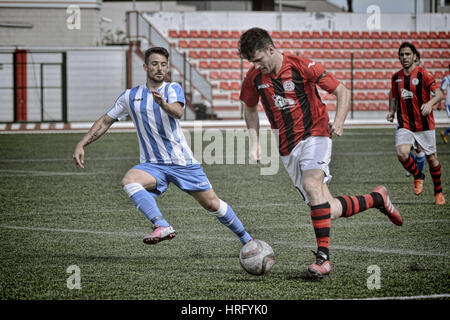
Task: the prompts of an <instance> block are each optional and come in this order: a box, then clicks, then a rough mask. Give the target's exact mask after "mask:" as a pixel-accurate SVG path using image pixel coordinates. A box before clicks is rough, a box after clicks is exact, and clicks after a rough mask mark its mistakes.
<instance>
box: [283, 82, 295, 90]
mask: <svg viewBox="0 0 450 320" xmlns="http://www.w3.org/2000/svg"><path fill="white" fill-rule="evenodd" d="M283 89H284V90H285V91H294V89H295V84H294V83H293V82H292V81H291V80H288V81H285V82H284V83H283Z"/></svg>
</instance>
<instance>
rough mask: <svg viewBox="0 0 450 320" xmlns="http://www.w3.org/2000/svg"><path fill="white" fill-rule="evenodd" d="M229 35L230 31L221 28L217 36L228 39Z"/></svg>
mask: <svg viewBox="0 0 450 320" xmlns="http://www.w3.org/2000/svg"><path fill="white" fill-rule="evenodd" d="M230 37H231V33H230V32H229V31H228V30H221V31H220V32H219V38H225V39H228V38H230Z"/></svg>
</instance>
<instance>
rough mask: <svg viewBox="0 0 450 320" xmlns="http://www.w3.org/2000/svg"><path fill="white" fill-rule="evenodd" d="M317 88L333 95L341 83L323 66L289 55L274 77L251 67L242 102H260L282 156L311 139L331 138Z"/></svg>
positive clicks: (242, 94)
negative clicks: (277, 141)
mask: <svg viewBox="0 0 450 320" xmlns="http://www.w3.org/2000/svg"><path fill="white" fill-rule="evenodd" d="M316 85H318V86H319V87H320V88H322V89H324V90H326V91H327V92H328V93H332V92H334V91H335V89H336V88H337V86H338V85H339V81H338V80H336V78H335V77H334V76H333V75H332V74H331V73H328V72H326V71H325V69H324V68H323V66H322V65H321V64H320V63H318V62H315V61H312V60H309V59H306V58H303V57H298V56H293V55H287V54H284V55H283V64H282V67H281V69H280V71H279V72H278V74H277V75H276V76H275V77H272V76H271V75H269V74H263V73H262V72H261V71H260V70H258V69H256V68H255V67H251V68H250V70H249V71H248V73H247V75H246V77H245V79H244V82H243V84H242V88H241V94H240V99H241V100H242V101H243V102H244V103H245V104H246V105H247V107H256V106H257V105H258V102H259V100H261V103H262V106H263V108H264V111H265V112H266V115H267V118H268V119H269V122H270V125H271V127H272V129H273V130H278V134H279V149H280V154H281V155H283V156H284V155H288V154H289V153H290V152H291V151H292V149H294V147H295V146H296V145H297V143H299V142H300V141H301V140H304V139H306V138H308V137H309V136H327V137H330V136H331V134H330V128H329V127H328V122H329V117H328V109H327V107H326V105H325V104H324V103H323V102H322V100H321V99H320V95H319V92H318V90H317V87H316Z"/></svg>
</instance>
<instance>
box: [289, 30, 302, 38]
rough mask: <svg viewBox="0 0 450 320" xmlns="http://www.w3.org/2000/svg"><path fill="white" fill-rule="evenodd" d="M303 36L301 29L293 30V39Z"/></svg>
mask: <svg viewBox="0 0 450 320" xmlns="http://www.w3.org/2000/svg"><path fill="white" fill-rule="evenodd" d="M301 38H302V36H301V34H300V32H299V31H292V32H291V39H301Z"/></svg>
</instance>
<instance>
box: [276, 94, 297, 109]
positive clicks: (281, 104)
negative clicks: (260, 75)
mask: <svg viewBox="0 0 450 320" xmlns="http://www.w3.org/2000/svg"><path fill="white" fill-rule="evenodd" d="M272 99H273V102H274V103H275V106H276V107H277V108H278V109H280V110H285V109H290V108H292V107H293V106H294V105H295V102H294V100H293V99H290V98H285V97H282V96H279V95H276V94H274V95H273V96H272Z"/></svg>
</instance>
